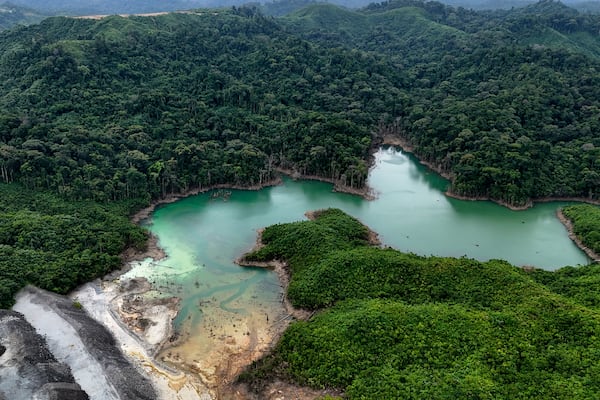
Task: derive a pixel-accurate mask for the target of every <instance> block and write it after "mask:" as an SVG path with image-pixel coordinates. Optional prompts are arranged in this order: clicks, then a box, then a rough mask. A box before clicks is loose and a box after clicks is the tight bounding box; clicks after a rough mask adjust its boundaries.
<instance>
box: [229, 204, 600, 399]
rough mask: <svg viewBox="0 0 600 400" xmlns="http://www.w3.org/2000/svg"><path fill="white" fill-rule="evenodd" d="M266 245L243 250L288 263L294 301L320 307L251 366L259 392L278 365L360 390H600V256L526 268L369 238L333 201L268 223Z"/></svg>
mask: <svg viewBox="0 0 600 400" xmlns="http://www.w3.org/2000/svg"><path fill="white" fill-rule="evenodd" d="M262 244H263V246H262V247H260V248H259V249H258V250H256V251H253V252H250V253H249V254H247V255H246V257H245V258H246V259H247V260H249V261H263V262H265V261H269V260H273V259H277V260H282V261H285V262H286V263H287V268H288V272H289V274H290V283H289V288H288V296H289V299H290V301H291V303H292V304H293V305H294V306H296V307H302V308H307V309H311V310H314V311H315V314H314V316H313V317H311V318H310V319H309V320H307V321H299V322H295V323H293V324H292V325H291V326H290V327H289V328H288V330H287V331H286V332H285V334H284V335H283V337H282V338H281V340H280V342H279V344H278V345H277V346H276V348H275V349H274V351H273V353H272V354H271V355H269V356H267V357H266V358H264V359H262V360H261V361H259V362H256V363H255V364H253V365H252V366H251V367H250V368H249V369H248V370H247V371H246V372H245V373H244V374H242V376H241V377H240V380H241V381H242V382H245V383H248V384H249V385H250V386H251V387H252V388H254V390H255V391H257V392H258V393H260V391H261V390H262V388H263V387H265V386H266V385H267V384H268V383H269V382H270V381H271V380H272V379H273V378H275V377H276V378H278V379H283V380H288V381H293V382H296V383H299V384H304V385H310V386H313V387H330V388H337V389H341V390H343V392H344V394H345V397H344V398H349V399H365V398H368V399H393V398H406V399H423V398H428V399H440V398H468V397H475V398H502V399H529V398H556V399H591V398H594V396H596V394H597V393H598V391H599V390H600V387H599V386H598V385H599V384H598V382H597V380H596V379H595V377H596V376H597V374H598V371H597V365H598V362H599V361H600V360H599V359H598V352H597V351H596V350H597V348H598V345H599V344H600V343H599V342H598V337H597V335H595V332H597V331H598V329H599V328H600V318H599V317H598V306H599V305H600V296H599V295H600V291H599V289H598V285H597V279H596V278H595V277H597V274H598V266H592V267H579V268H565V269H561V270H559V271H557V272H547V271H532V272H526V271H525V270H523V269H522V268H517V267H514V266H512V265H510V264H508V263H506V262H504V261H500V260H492V261H488V262H479V261H475V260H471V259H466V258H459V259H457V258H441V257H421V256H416V255H413V254H406V253H402V252H399V251H397V250H394V249H391V248H379V247H372V246H370V245H369V244H368V229H367V228H366V227H365V226H363V225H362V224H360V222H358V221H357V220H355V219H354V218H352V217H350V216H348V215H346V214H344V213H343V212H342V211H340V210H336V209H329V210H324V211H320V212H319V213H317V214H316V219H315V220H313V221H302V222H295V223H288V224H279V225H273V226H270V227H267V228H266V229H265V230H264V231H263V233H262ZM574 276H577V278H575V277H574ZM575 281H576V282H577V285H572V284H571V283H573V282H575ZM316 349H318V350H316ZM259 396H260V395H259Z"/></svg>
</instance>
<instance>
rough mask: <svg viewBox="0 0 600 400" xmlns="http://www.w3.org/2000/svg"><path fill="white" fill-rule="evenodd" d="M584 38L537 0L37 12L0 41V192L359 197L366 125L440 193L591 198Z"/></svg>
mask: <svg viewBox="0 0 600 400" xmlns="http://www.w3.org/2000/svg"><path fill="white" fill-rule="evenodd" d="M598 32H600V17H595V16H591V15H581V14H578V13H577V12H576V11H574V10H572V9H569V8H567V7H565V6H563V5H562V4H560V3H558V2H553V1H548V0H545V1H542V2H540V3H538V4H537V5H535V6H531V7H527V8H525V9H520V10H514V11H512V12H501V13H491V14H489V13H477V12H474V11H467V10H464V9H453V8H451V7H447V6H444V5H442V4H440V3H433V2H429V3H421V2H419V1H414V0H401V1H395V2H390V3H385V4H380V5H373V6H370V7H368V8H367V9H365V10H363V11H360V12H355V11H349V10H344V9H341V8H338V7H335V6H331V5H313V6H310V7H308V8H306V9H303V10H301V11H298V12H297V13H295V14H293V15H291V16H289V17H287V18H286V19H284V20H281V21H280V20H274V19H271V18H265V17H263V16H261V15H260V14H258V13H257V12H256V11H255V10H253V9H249V8H240V9H237V10H234V11H219V12H202V11H200V12H197V13H188V14H172V15H166V16H160V17H152V18H141V17H134V18H120V17H110V18H106V19H103V20H100V21H95V20H81V19H70V18H52V19H48V20H45V21H44V22H43V23H41V24H40V25H36V26H32V27H29V28H21V29H18V30H14V31H11V32H7V33H5V34H3V35H2V36H0V50H1V51H2V54H3V55H2V58H1V59H0V78H2V82H1V83H0V89H1V93H2V96H1V98H0V105H2V115H0V126H1V127H2V130H1V132H2V136H1V137H0V140H1V142H0V143H1V144H0V150H1V151H2V164H1V172H2V175H1V179H2V180H3V181H5V182H21V183H22V184H24V185H26V186H27V187H29V188H34V189H49V190H52V191H54V192H57V193H60V194H61V195H63V196H66V197H68V198H75V199H80V198H92V199H96V200H102V201H104V200H111V199H112V200H116V199H126V198H137V197H144V198H149V197H159V196H162V195H165V194H166V193H168V192H173V191H181V190H186V189H190V188H194V187H199V186H206V185H211V184H217V183H234V184H250V185H252V184H260V183H261V182H264V181H266V180H268V179H270V178H271V174H272V171H273V167H275V166H278V167H284V168H293V169H296V170H298V171H300V172H301V173H304V174H311V175H320V176H323V177H326V178H331V179H334V180H340V181H342V183H345V184H347V185H350V186H361V185H363V184H364V181H365V178H366V174H367V166H368V154H369V149H370V146H371V145H372V143H373V139H374V138H376V137H377V134H378V133H381V131H382V130H385V131H388V132H394V133H396V134H398V135H401V136H403V137H404V138H406V139H407V140H408V141H409V142H410V143H411V144H412V145H413V146H414V147H415V152H416V153H417V155H419V156H420V157H421V158H422V159H424V160H425V161H427V162H430V163H432V164H433V165H434V166H436V167H437V168H438V169H440V170H441V171H443V172H447V173H449V174H451V175H452V176H453V177H454V179H453V186H452V190H453V191H454V192H455V193H456V194H459V195H466V196H474V197H490V198H493V199H496V200H499V201H503V202H507V203H510V204H513V205H522V204H526V203H527V202H528V201H529V200H530V199H532V198H540V197H549V196H558V197H581V198H589V199H597V198H598V196H599V193H598V188H599V187H600V161H599V158H600V137H599V131H600V121H599V117H598V115H599V114H600V113H599V112H598V107H599V106H600V81H599V80H600V74H599V73H598V71H599V68H600V39H599V36H598Z"/></svg>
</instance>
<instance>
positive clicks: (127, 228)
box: [0, 184, 147, 308]
mask: <svg viewBox="0 0 600 400" xmlns="http://www.w3.org/2000/svg"><path fill="white" fill-rule="evenodd" d="M0 193H1V195H0V210H2V212H0V307H1V308H8V307H10V306H11V305H12V303H13V295H14V293H16V292H17V291H18V290H19V289H21V288H22V287H23V286H25V284H27V283H30V284H33V285H36V286H38V287H41V288H44V289H47V290H51V291H54V292H56V293H67V292H68V291H70V290H72V289H73V288H74V287H75V286H77V285H80V284H82V283H85V282H89V281H90V280H93V279H95V278H96V277H98V276H102V275H105V274H107V273H108V272H110V271H112V270H114V269H116V268H120V267H121V265H122V260H121V258H120V257H119V255H120V253H121V252H122V251H123V250H125V249H126V248H128V247H137V248H143V247H144V246H145V245H146V240H147V234H146V232H145V230H143V229H142V228H140V227H138V226H135V225H133V224H131V222H130V221H129V218H128V217H129V213H130V212H131V210H133V209H136V208H137V207H139V205H138V204H135V203H133V202H113V203H107V204H103V205H100V204H98V203H95V202H91V201H79V202H73V201H65V200H64V199H62V198H61V197H59V196H57V195H53V194H50V193H39V192H34V191H30V190H27V189H25V188H23V187H21V186H20V185H14V184H13V185H3V186H2V190H1V192H0Z"/></svg>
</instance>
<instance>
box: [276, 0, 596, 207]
mask: <svg viewBox="0 0 600 400" xmlns="http://www.w3.org/2000/svg"><path fill="white" fill-rule="evenodd" d="M349 16H352V18H351V19H350V18H349ZM359 16H362V18H360V17H359ZM285 21H286V23H288V24H289V26H290V27H291V28H292V29H293V30H294V31H296V32H297V33H298V34H300V35H302V36H303V37H307V38H309V39H310V40H313V41H317V42H318V43H321V44H322V45H324V46H330V47H337V46H350V47H356V48H360V49H362V50H364V51H368V52H371V53H377V54H382V55H385V56H386V57H387V58H388V59H389V60H390V62H391V63H392V64H394V65H395V66H396V67H397V68H399V69H401V70H402V71H404V72H405V73H406V75H405V76H403V77H402V79H405V80H404V81H403V82H402V87H403V88H404V89H405V90H406V93H407V94H408V97H405V98H403V99H402V102H401V103H399V104H397V106H396V107H395V108H394V110H388V112H390V111H391V112H390V113H391V114H392V115H395V116H396V118H395V119H394V118H390V119H388V125H387V127H386V131H387V132H392V133H395V134H397V135H399V136H402V137H404V139H406V140H407V141H408V142H409V143H411V144H412V145H413V147H414V149H415V153H416V154H417V155H418V156H419V157H420V158H421V159H423V160H425V161H427V162H429V163H430V164H431V165H433V166H434V167H435V168H437V169H438V170H440V171H443V172H446V173H447V174H449V175H450V176H452V177H453V185H452V188H451V190H452V191H453V192H454V193H456V194H458V195H463V196H468V197H483V198H491V199H494V200H497V201H500V202H503V203H508V204H511V205H515V206H523V205H527V204H529V202H530V200H531V199H536V198H544V197H579V198H588V199H597V198H598V188H599V187H600V163H599V161H598V160H599V159H600V153H599V151H600V150H598V146H600V134H599V132H600V124H599V119H598V111H597V108H598V101H597V99H598V98H599V97H600V92H598V87H599V85H598V84H599V83H600V82H598V79H597V78H598V76H600V74H599V73H598V72H599V70H600V58H599V55H600V36H599V34H598V32H599V27H600V17H599V16H594V15H589V14H580V13H578V12H577V11H576V10H574V9H571V8H568V7H566V6H564V5H562V4H561V3H558V2H555V1H551V0H544V1H541V2H539V3H537V4H534V5H531V6H528V7H525V8H521V9H515V10H511V11H496V12H474V11H469V10H465V9H454V8H452V7H449V6H444V5H442V4H440V3H436V2H426V3H423V2H420V1H416V0H396V1H390V2H386V3H381V4H374V5H371V6H369V7H367V8H366V9H364V10H361V11H356V12H349V11H346V10H339V9H338V10H336V9H335V8H334V7H332V6H319V5H315V6H312V7H310V8H307V9H306V10H304V11H300V12H297V13H295V14H292V15H291V16H289V17H288V18H287V19H285ZM353 27H355V28H353ZM338 31H341V32H343V34H337V33H336V32H338Z"/></svg>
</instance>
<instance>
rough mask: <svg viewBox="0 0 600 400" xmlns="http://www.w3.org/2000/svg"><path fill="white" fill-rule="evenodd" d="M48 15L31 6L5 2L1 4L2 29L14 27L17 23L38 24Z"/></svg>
mask: <svg viewBox="0 0 600 400" xmlns="http://www.w3.org/2000/svg"><path fill="white" fill-rule="evenodd" d="M46 17H47V16H46V15H43V14H41V13H39V12H37V11H34V10H31V9H29V8H24V7H18V6H15V5H13V4H10V3H3V4H0V31H3V30H5V29H9V28H12V27H13V26H15V25H31V24H36V23H38V22H40V21H41V20H42V19H44V18H46Z"/></svg>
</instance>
